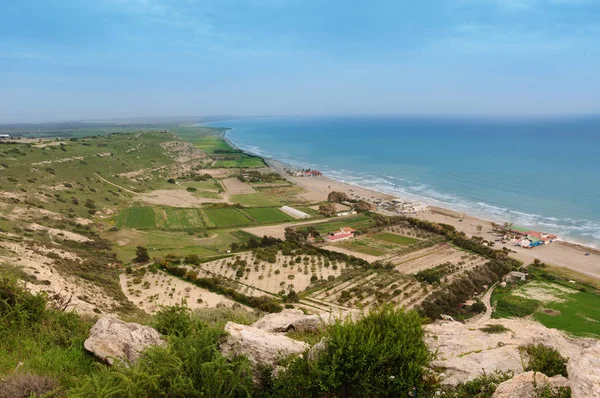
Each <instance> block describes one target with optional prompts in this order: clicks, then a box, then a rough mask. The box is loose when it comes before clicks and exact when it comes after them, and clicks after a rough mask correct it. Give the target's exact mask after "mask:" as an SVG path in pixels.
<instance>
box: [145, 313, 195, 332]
mask: <svg viewBox="0 0 600 398" xmlns="http://www.w3.org/2000/svg"><path fill="white" fill-rule="evenodd" d="M153 326H154V328H155V329H156V330H158V331H159V332H160V333H162V334H164V335H166V336H178V337H185V336H188V335H189V334H190V333H191V332H192V329H193V327H194V325H193V324H192V321H191V319H190V309H189V308H187V307H183V306H170V307H162V308H161V309H160V311H158V312H157V313H156V315H155V316H154V323H153Z"/></svg>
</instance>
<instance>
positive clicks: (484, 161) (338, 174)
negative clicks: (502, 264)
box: [202, 117, 600, 248]
mask: <svg viewBox="0 0 600 398" xmlns="http://www.w3.org/2000/svg"><path fill="white" fill-rule="evenodd" d="M202 125H204V126H212V127H226V128H229V129H230V130H229V131H228V132H227V137H228V138H229V139H230V140H231V141H232V142H233V143H234V144H235V145H236V146H238V147H240V148H241V149H243V150H245V151H248V152H251V153H254V154H257V155H260V156H263V157H266V158H272V159H275V160H279V161H281V162H284V163H287V164H290V165H293V166H295V167H299V168H312V169H317V170H320V171H322V172H323V173H324V174H325V175H327V176H328V177H330V178H332V179H335V180H338V181H341V182H346V183H350V184H353V185H358V186H361V187H364V188H370V189H373V190H377V191H380V192H385V193H389V194H392V195H396V196H399V197H405V198H411V199H415V200H419V201H422V202H425V203H428V204H431V205H434V206H440V207H445V208H448V209H452V210H455V211H458V212H462V213H467V214H471V215H474V216H477V217H480V218H483V219H487V220H492V221H496V222H504V221H508V222H513V223H514V224H515V225H521V226H526V227H530V228H532V229H536V230H540V231H544V232H549V233H555V234H558V235H559V236H560V237H561V238H562V239H563V240H566V241H571V242H575V243H580V244H584V245H589V246H593V247H597V248H598V247H600V206H598V204H597V198H599V197H600V183H598V178H599V177H598V176H600V160H599V159H600V157H599V156H598V153H597V151H598V148H600V118H594V117H581V118H576V117H570V118H551V119H542V118H538V119H515V118H513V119H501V118H493V119H491V118H490V119H486V118H481V119H477V118H458V117H456V118H435V117H288V118H283V117H282V118H260V119H241V120H227V121H219V122H211V123H203V124H202Z"/></svg>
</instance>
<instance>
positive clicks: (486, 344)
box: [425, 319, 596, 385]
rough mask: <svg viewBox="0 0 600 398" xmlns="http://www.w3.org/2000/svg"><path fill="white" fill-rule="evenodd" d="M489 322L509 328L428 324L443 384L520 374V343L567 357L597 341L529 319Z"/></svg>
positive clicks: (427, 330)
mask: <svg viewBox="0 0 600 398" xmlns="http://www.w3.org/2000/svg"><path fill="white" fill-rule="evenodd" d="M486 324H501V325H503V326H504V327H506V328H507V329H509V331H507V332H504V333H497V334H489V333H485V332H483V331H481V330H480V328H481V327H483V326H485V325H484V324H478V325H465V324H462V323H459V322H443V321H440V322H436V323H433V324H430V325H427V326H426V327H425V330H426V332H427V333H426V335H427V336H426V341H427V345H428V346H429V349H430V350H431V351H432V352H436V351H437V354H438V355H437V358H436V360H435V361H433V363H432V364H433V365H434V366H437V367H441V368H444V369H445V370H444V375H443V383H445V384H452V385H456V384H458V383H460V382H464V381H467V380H471V379H473V378H475V377H477V376H479V375H480V374H481V373H482V371H485V372H486V373H488V374H489V373H493V372H494V371H496V370H501V371H513V372H514V373H515V374H518V373H521V372H523V370H524V369H523V361H522V358H521V353H520V352H519V346H523V345H527V344H530V343H533V344H537V343H543V344H545V345H548V346H551V347H554V348H556V349H557V350H558V351H559V352H560V354H561V355H562V356H564V357H565V358H573V357H577V356H579V355H580V353H581V352H582V350H583V348H585V347H588V346H591V345H594V344H596V343H595V341H594V340H592V339H572V338H569V337H567V336H566V335H565V334H563V333H562V332H561V331H559V330H556V329H548V328H546V327H545V326H543V325H541V324H539V323H537V322H534V321H529V320H523V319H502V320H490V321H489V322H486Z"/></svg>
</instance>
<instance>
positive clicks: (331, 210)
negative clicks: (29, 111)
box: [319, 203, 336, 217]
mask: <svg viewBox="0 0 600 398" xmlns="http://www.w3.org/2000/svg"><path fill="white" fill-rule="evenodd" d="M335 212H336V211H335V204H333V203H322V204H321V205H320V206H319V213H320V214H321V215H323V216H325V217H331V216H334V215H335Z"/></svg>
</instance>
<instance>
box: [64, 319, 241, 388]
mask: <svg viewBox="0 0 600 398" xmlns="http://www.w3.org/2000/svg"><path fill="white" fill-rule="evenodd" d="M165 313H167V314H168V317H171V316H173V315H174V314H175V317H179V316H180V315H181V314H184V312H178V311H169V310H164V311H163V315H164V314H165ZM193 324H195V326H196V328H195V329H193V330H190V329H188V326H187V324H184V323H179V324H178V325H179V326H180V327H181V326H183V329H181V328H178V327H175V328H173V329H170V332H171V333H172V334H171V335H170V336H169V345H168V346H167V347H152V348H150V349H148V350H147V351H145V352H144V353H143V354H142V356H141V357H140V359H139V360H138V361H137V362H136V364H135V365H131V366H129V367H128V366H125V365H123V364H119V365H116V366H113V367H112V368H106V367H102V370H101V371H100V372H96V373H93V374H90V375H89V376H88V377H87V378H86V379H84V380H83V381H82V382H81V384H80V385H79V386H78V387H76V388H74V389H73V390H71V391H70V394H69V396H70V397H81V398H84V397H96V398H138V397H139V398H142V397H157V398H158V397H190V398H194V397H248V396H250V394H251V391H252V388H253V385H252V377H251V368H250V363H249V361H248V360H247V359H246V358H236V359H234V360H233V361H228V360H226V359H225V358H223V356H222V355H221V353H220V352H219V350H218V343H219V341H220V339H221V337H222V336H223V331H222V330H221V329H217V328H213V327H208V326H204V327H200V328H199V329H198V327H199V325H200V324H199V323H197V322H193ZM186 333H187V335H186ZM182 336H183V337H182Z"/></svg>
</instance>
